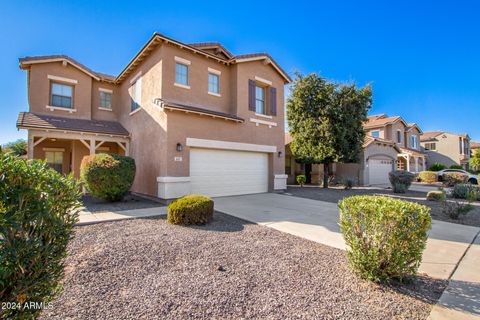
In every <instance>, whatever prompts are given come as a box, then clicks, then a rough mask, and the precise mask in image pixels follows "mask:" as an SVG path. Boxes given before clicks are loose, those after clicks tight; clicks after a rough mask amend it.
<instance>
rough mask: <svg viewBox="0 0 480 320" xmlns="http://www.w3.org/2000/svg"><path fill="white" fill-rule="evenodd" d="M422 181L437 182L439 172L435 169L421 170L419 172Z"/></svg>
mask: <svg viewBox="0 0 480 320" xmlns="http://www.w3.org/2000/svg"><path fill="white" fill-rule="evenodd" d="M418 177H419V178H420V181H421V182H426V183H434V182H437V173H436V172H435V171H421V172H420V173H419V174H418Z"/></svg>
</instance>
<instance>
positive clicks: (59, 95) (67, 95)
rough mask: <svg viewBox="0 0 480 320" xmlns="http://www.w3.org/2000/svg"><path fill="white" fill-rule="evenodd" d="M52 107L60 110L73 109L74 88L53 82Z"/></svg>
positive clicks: (51, 90) (51, 89)
mask: <svg viewBox="0 0 480 320" xmlns="http://www.w3.org/2000/svg"><path fill="white" fill-rule="evenodd" d="M50 92H51V96H50V105H51V106H53V107H60V108H72V100H73V86H69V85H66V84H60V83H55V82H52V85H51V88H50Z"/></svg>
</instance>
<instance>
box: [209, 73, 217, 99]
mask: <svg viewBox="0 0 480 320" xmlns="http://www.w3.org/2000/svg"><path fill="white" fill-rule="evenodd" d="M208 92H209V93H215V94H219V93H220V76H219V75H218V74H214V73H211V72H209V73H208Z"/></svg>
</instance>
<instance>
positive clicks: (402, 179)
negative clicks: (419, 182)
mask: <svg viewBox="0 0 480 320" xmlns="http://www.w3.org/2000/svg"><path fill="white" fill-rule="evenodd" d="M388 178H389V180H390V184H391V185H392V189H393V192H394V193H405V192H407V190H408V188H409V187H410V185H411V184H412V182H413V180H414V179H415V175H414V174H413V173H410V172H408V171H404V170H398V171H392V172H390V173H389V174H388Z"/></svg>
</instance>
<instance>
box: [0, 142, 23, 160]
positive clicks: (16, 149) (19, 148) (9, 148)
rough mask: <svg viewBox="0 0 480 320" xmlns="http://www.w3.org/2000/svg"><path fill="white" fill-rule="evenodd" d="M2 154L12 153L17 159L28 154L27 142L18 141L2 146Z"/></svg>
mask: <svg viewBox="0 0 480 320" xmlns="http://www.w3.org/2000/svg"><path fill="white" fill-rule="evenodd" d="M1 150H2V152H4V153H11V154H13V155H15V156H17V157H19V156H23V155H26V154H27V141H26V140H24V139H18V140H16V141H13V142H9V143H6V144H4V145H3V146H2V149H1Z"/></svg>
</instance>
